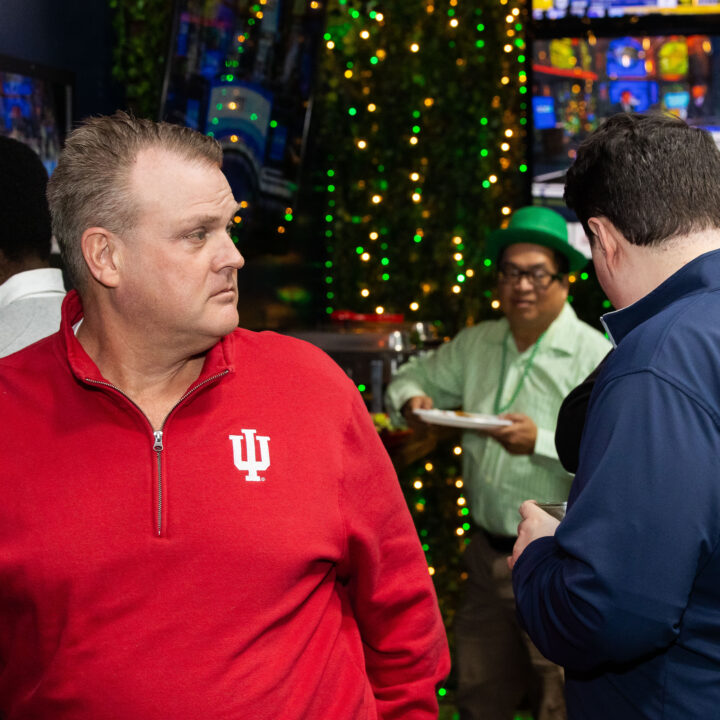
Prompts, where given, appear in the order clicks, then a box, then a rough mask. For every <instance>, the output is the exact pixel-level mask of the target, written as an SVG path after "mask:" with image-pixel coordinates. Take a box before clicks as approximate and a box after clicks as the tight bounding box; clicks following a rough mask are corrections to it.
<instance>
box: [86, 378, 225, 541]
mask: <svg viewBox="0 0 720 720" xmlns="http://www.w3.org/2000/svg"><path fill="white" fill-rule="evenodd" d="M229 372H230V371H229V370H223V371H222V372H219V373H216V374H215V375H211V376H210V377H209V378H205V380H203V381H202V382H200V383H198V384H197V385H195V386H193V387H191V388H190V389H189V390H188V391H187V392H186V393H185V394H184V395H183V396H182V397H181V398H180V399H179V400H178V401H177V402H176V403H175V404H174V405H173V406H172V407H171V408H170V411H169V412H168V414H167V415H166V416H165V418H164V420H163V421H162V423H161V425H160V430H155V429H154V428H153V426H152V423H151V422H150V420H149V419H148V416H147V415H146V414H145V413H144V412H143V410H142V408H141V407H140V406H139V405H138V404H137V403H136V402H135V401H134V400H133V399H132V398H131V397H130V396H129V395H127V394H126V393H124V392H123V391H122V390H121V389H120V388H119V387H117V385H113V384H112V383H109V382H107V381H105V380H93V379H92V378H85V382H87V383H91V384H92V385H102V386H104V387H108V388H111V389H112V390H115V392H117V393H120V395H122V396H123V397H124V398H125V399H126V400H127V401H128V402H129V403H130V404H132V405H134V406H135V407H136V408H137V409H138V411H139V412H140V414H141V415H142V416H143V417H144V418H145V421H146V422H147V424H148V425H149V426H150V430H151V431H152V438H153V446H152V449H153V451H154V453H155V456H156V458H157V525H156V527H155V534H156V536H157V537H162V517H163V492H164V486H163V474H162V452H163V450H164V449H165V445H164V443H163V435H164V431H165V430H164V429H165V423H167V421H168V419H169V417H170V416H171V415H172V414H173V412H174V411H175V409H176V408H177V407H178V406H179V405H180V404H181V403H183V402H185V400H187V398H189V397H190V395H192V394H193V393H195V392H197V391H198V390H199V389H200V388H201V387H204V386H205V385H207V384H208V383H210V382H212V381H213V380H217V379H218V378H221V377H223V375H227V374H228V373H229Z"/></svg>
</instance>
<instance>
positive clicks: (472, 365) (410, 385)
mask: <svg viewBox="0 0 720 720" xmlns="http://www.w3.org/2000/svg"><path fill="white" fill-rule="evenodd" d="M488 253H489V255H490V257H491V258H492V259H493V260H494V261H495V260H496V261H497V263H496V264H497V269H498V274H497V280H498V288H497V290H498V298H499V299H500V302H501V308H502V311H503V314H504V317H503V318H502V319H500V320H493V321H488V322H482V323H479V324H478V325H475V326H474V327H471V328H466V329H465V330H463V331H462V332H460V333H459V334H458V335H457V337H455V338H454V339H453V340H452V341H450V342H449V343H446V344H445V345H442V346H441V347H440V348H438V349H437V350H436V351H434V352H432V353H430V354H428V355H425V356H424V357H422V358H417V359H413V360H411V361H410V362H408V363H406V364H405V365H404V366H403V367H401V368H400V370H399V371H398V373H397V375H396V377H395V378H394V379H393V381H392V382H391V383H390V385H389V387H388V393H387V399H388V405H389V407H390V408H391V409H394V410H395V412H396V413H397V411H398V410H400V409H402V410H403V412H404V413H405V415H406V417H408V420H411V418H412V414H413V410H414V409H415V408H426V409H428V408H432V407H437V408H446V409H448V408H458V407H460V408H462V409H463V410H465V411H467V412H478V413H492V414H501V415H502V416H503V417H505V418H507V419H509V420H511V421H512V422H511V424H510V425H509V426H507V427H503V428H500V429H497V430H492V431H486V432H477V431H466V432H465V433H464V434H463V479H464V482H465V489H466V491H467V494H468V498H469V505H470V510H471V513H472V518H473V521H474V523H475V530H474V532H473V536H472V540H471V542H470V544H469V545H468V547H467V548H466V549H465V562H466V565H467V569H468V581H467V585H466V591H465V601H464V603H463V605H462V607H461V608H460V609H459V611H458V613H457V616H456V623H455V637H456V665H457V670H458V692H457V702H458V705H459V709H460V716H461V718H462V719H463V720H467V719H475V718H477V719H478V720H480V719H481V718H482V720H512V718H513V717H514V714H515V710H516V708H517V706H518V704H519V703H520V702H521V701H522V699H523V697H524V696H525V695H526V694H529V696H530V699H531V703H532V705H533V709H534V712H535V717H536V718H537V720H558V719H559V718H564V717H565V707H564V700H563V685H562V682H563V681H562V671H561V669H560V668H559V667H557V666H556V665H553V664H552V663H549V662H548V661H547V660H545V659H544V658H543V657H542V656H541V655H540V653H539V652H538V651H537V649H536V648H535V647H534V646H533V645H532V643H531V642H530V641H529V639H528V638H527V635H526V634H524V633H522V632H521V630H520V628H519V626H518V624H517V621H516V619H515V606H514V600H513V594H512V586H511V578H510V573H509V571H508V568H507V563H506V557H507V554H508V553H509V552H510V550H511V549H512V545H513V543H514V541H515V533H516V529H517V523H518V514H517V508H518V501H519V500H521V499H522V498H525V497H527V496H528V494H530V495H531V496H533V497H537V498H538V499H542V500H546V501H558V500H559V501H562V500H565V498H566V497H567V494H568V491H569V488H570V480H571V476H570V475H568V474H567V473H566V472H565V471H564V470H563V468H562V467H561V465H560V463H559V461H558V459H557V454H556V451H555V445H554V440H553V437H554V431H555V420H556V417H557V413H558V409H559V407H560V403H561V402H562V399H563V397H564V396H565V395H566V394H567V393H568V392H569V391H570V390H571V389H572V388H573V387H574V386H575V385H577V384H578V383H579V382H580V381H581V380H582V379H583V378H584V377H585V376H586V375H587V374H588V373H589V372H590V371H591V370H592V369H593V368H594V367H595V366H596V365H597V363H598V362H599V361H600V360H601V359H602V357H603V356H604V355H605V354H606V353H607V351H608V349H609V347H610V344H609V343H608V341H607V340H606V339H605V338H604V337H603V335H602V334H601V333H600V332H598V331H597V330H594V329H593V328H591V327H590V326H589V325H586V324H585V323H583V322H581V321H580V320H579V319H578V318H577V316H576V315H575V312H574V311H573V309H572V307H571V306H570V305H569V304H568V303H567V297H568V287H569V285H568V270H573V271H575V270H579V269H580V268H581V267H582V266H583V265H584V264H585V263H586V259H585V257H584V256H583V255H582V254H581V253H580V252H579V251H577V250H575V249H574V248H573V247H572V246H571V245H570V244H569V243H568V237H567V226H566V224H565V220H564V219H563V218H562V216H560V215H559V214H558V213H556V212H554V211H553V210H550V209H548V208H539V207H526V208H521V209H519V210H517V211H516V212H515V213H514V214H513V216H512V217H511V218H510V222H509V225H508V227H507V228H505V229H503V230H499V231H496V232H495V233H493V234H492V235H491V237H490V243H489V248H488Z"/></svg>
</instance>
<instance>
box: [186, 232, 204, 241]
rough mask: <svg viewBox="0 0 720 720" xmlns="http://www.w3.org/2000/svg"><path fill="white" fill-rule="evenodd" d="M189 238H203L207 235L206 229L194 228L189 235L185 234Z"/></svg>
mask: <svg viewBox="0 0 720 720" xmlns="http://www.w3.org/2000/svg"><path fill="white" fill-rule="evenodd" d="M187 237H189V238H193V239H196V240H204V239H205V238H206V237H207V231H206V230H195V231H194V232H191V233H190V234H189V235H187Z"/></svg>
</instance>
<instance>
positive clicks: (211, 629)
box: [0, 293, 449, 720]
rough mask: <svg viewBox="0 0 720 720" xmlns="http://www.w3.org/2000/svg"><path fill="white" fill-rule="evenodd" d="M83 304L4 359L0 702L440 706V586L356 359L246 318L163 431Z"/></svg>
mask: <svg viewBox="0 0 720 720" xmlns="http://www.w3.org/2000/svg"><path fill="white" fill-rule="evenodd" d="M81 316H82V308H81V305H80V301H79V298H78V297H77V295H76V294H75V293H70V294H69V295H68V297H67V299H66V301H65V304H64V307H63V324H62V327H61V329H60V332H59V333H58V334H56V335H53V336H51V337H49V338H46V339H45V340H42V341H40V342H39V343H36V344H35V345H33V346H31V347H29V348H26V349H25V350H22V351H20V352H19V353H16V354H14V355H11V356H9V357H7V358H4V359H2V360H0V419H1V423H2V429H1V432H0V497H1V498H2V500H1V501H0V713H1V714H2V717H3V718H5V719H6V720H30V719H31V718H32V720H38V719H45V718H47V719H48V720H158V718H168V719H170V718H172V720H198V718H213V720H263V719H265V718H267V719H268V720H270V719H272V720H360V719H361V718H362V719H363V720H365V719H368V720H371V719H374V718H383V719H385V720H390V719H391V718H393V719H395V718H397V719H400V718H403V719H404V720H415V719H416V720H421V719H422V720H425V719H426V718H427V719H429V718H435V717H437V706H436V701H435V686H436V684H437V683H438V682H440V681H441V680H442V679H443V678H444V676H445V675H446V673H447V671H448V664H449V662H448V653H447V645H446V640H445V636H444V632H443V626H442V623H441V620H440V616H439V612H438V608H437V603H436V599H435V595H434V591H433V587H432V583H431V580H430V577H429V575H428V571H427V566H426V563H425V559H424V556H423V553H422V549H421V548H420V545H419V542H418V539H417V536H416V533H415V530H414V528H413V525H412V522H411V519H410V516H409V513H408V511H407V508H406V505H405V502H404V499H403V496H402V493H401V491H400V489H399V487H398V483H397V480H396V478H395V475H394V473H393V470H392V466H391V465H390V462H389V460H388V458H387V455H386V453H385V452H384V450H383V448H382V445H381V444H380V442H379V441H378V438H377V436H376V433H375V430H374V428H373V426H372V423H371V422H370V420H369V417H368V414H367V412H366V410H365V407H364V405H363V403H362V400H361V398H360V397H359V395H358V393H357V392H356V391H355V388H354V386H353V385H352V383H351V382H350V381H349V379H348V378H347V377H346V376H345V375H344V373H342V371H341V370H340V369H339V368H338V367H337V366H336V365H335V364H334V363H333V362H332V361H331V360H330V359H329V358H328V357H327V356H326V355H324V354H323V353H322V352H320V351H319V350H317V349H316V348H314V347H312V346H311V345H308V344H306V343H303V342H300V341H297V340H293V339H289V338H286V337H283V336H279V335H275V334H273V333H252V332H248V331H244V330H236V331H235V332H233V333H232V334H231V335H228V336H227V337H225V338H224V339H223V340H222V341H221V342H219V343H218V344H217V345H216V346H215V347H213V348H212V349H211V350H210V351H209V353H208V355H207V358H206V361H205V365H204V368H203V371H202V374H201V376H200V378H199V379H198V380H197V382H195V383H194V384H193V385H192V387H191V388H190V389H189V390H188V392H187V393H186V394H185V396H184V397H183V398H182V399H181V400H180V401H179V402H178V404H177V405H176V406H175V407H174V409H173V410H172V411H171V412H170V414H169V415H168V417H167V418H166V420H165V423H164V425H163V428H162V433H153V430H152V427H151V426H150V424H149V422H148V420H147V419H146V417H145V416H144V415H143V413H142V412H141V411H140V410H139V408H138V407H137V406H135V405H134V404H133V403H132V402H131V401H130V400H129V399H128V398H127V397H125V396H124V395H123V394H122V392H121V391H120V390H118V389H116V388H114V387H113V386H112V385H110V384H109V383H108V382H107V381H106V380H104V379H103V377H102V376H101V375H100V372H99V370H98V369H97V367H96V366H95V365H94V363H93V362H92V361H91V360H90V358H89V357H88V355H87V354H86V353H85V352H84V350H83V349H82V347H81V346H80V344H79V343H78V342H77V340H76V339H75V336H74V334H73V331H72V325H73V324H74V323H75V322H77V321H78V320H79V319H80V317H81Z"/></svg>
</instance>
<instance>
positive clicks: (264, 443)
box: [228, 429, 270, 482]
mask: <svg viewBox="0 0 720 720" xmlns="http://www.w3.org/2000/svg"><path fill="white" fill-rule="evenodd" d="M240 432H242V435H228V437H229V438H230V441H231V442H232V445H233V459H234V462H235V467H236V468H237V469H238V470H244V471H245V472H247V477H246V478H245V480H247V481H248V482H264V481H265V478H264V477H260V476H259V475H258V473H259V472H264V471H265V470H267V469H268V468H269V467H270V449H269V447H268V445H269V444H270V438H269V437H264V436H261V435H257V436H256V435H255V433H256V432H257V430H244V429H243V430H241V431H240ZM256 440H257V447H258V448H259V450H260V457H259V458H258V454H257V452H256V451H255V441H256ZM243 444H244V445H245V451H244V452H243Z"/></svg>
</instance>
